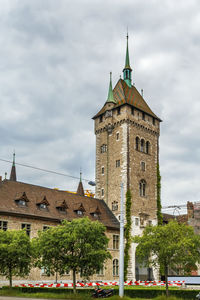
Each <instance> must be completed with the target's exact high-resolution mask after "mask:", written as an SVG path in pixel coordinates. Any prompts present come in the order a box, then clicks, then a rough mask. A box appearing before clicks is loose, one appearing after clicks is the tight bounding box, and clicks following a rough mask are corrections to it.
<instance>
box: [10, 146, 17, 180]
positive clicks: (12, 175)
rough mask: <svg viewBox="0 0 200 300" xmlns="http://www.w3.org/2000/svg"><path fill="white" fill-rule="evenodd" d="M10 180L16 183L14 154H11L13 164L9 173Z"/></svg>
mask: <svg viewBox="0 0 200 300" xmlns="http://www.w3.org/2000/svg"><path fill="white" fill-rule="evenodd" d="M10 180H11V181H17V176H16V168H15V152H14V153H13V163H12V168H11V172H10Z"/></svg>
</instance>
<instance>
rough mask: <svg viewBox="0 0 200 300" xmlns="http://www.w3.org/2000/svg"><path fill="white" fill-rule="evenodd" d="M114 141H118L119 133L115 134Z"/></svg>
mask: <svg viewBox="0 0 200 300" xmlns="http://www.w3.org/2000/svg"><path fill="white" fill-rule="evenodd" d="M116 140H117V141H118V140H119V132H117V133H116Z"/></svg>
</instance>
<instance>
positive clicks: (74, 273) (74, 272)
mask: <svg viewBox="0 0 200 300" xmlns="http://www.w3.org/2000/svg"><path fill="white" fill-rule="evenodd" d="M73 292H74V294H76V269H73Z"/></svg>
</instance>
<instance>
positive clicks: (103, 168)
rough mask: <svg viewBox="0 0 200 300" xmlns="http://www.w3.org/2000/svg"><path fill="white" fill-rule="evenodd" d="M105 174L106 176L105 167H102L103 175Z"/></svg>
mask: <svg viewBox="0 0 200 300" xmlns="http://www.w3.org/2000/svg"><path fill="white" fill-rule="evenodd" d="M104 174H105V167H104V166H102V167H101V175H104Z"/></svg>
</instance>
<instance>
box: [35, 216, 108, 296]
mask: <svg viewBox="0 0 200 300" xmlns="http://www.w3.org/2000/svg"><path fill="white" fill-rule="evenodd" d="M34 243H35V247H38V248H40V250H39V251H38V258H37V261H36V264H37V265H38V266H40V267H41V266H43V267H44V268H46V269H47V270H48V272H49V273H50V274H55V272H58V273H59V274H61V275H62V274H63V273H64V272H65V270H72V272H73V288H74V292H76V274H77V272H81V275H82V276H83V277H86V278H88V277H89V276H91V275H93V274H94V273H95V272H97V271H99V270H100V269H101V268H102V267H103V264H104V261H105V260H106V259H108V258H111V255H110V253H109V251H108V250H107V246H108V238H107V237H106V236H105V226H104V225H102V224H101V223H100V222H98V221H91V220H90V219H89V218H81V219H74V220H72V221H71V222H67V221H63V223H62V224H61V225H59V226H56V227H54V228H50V229H48V230H47V231H44V232H41V233H40V234H39V237H38V238H36V239H35V241H34Z"/></svg>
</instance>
